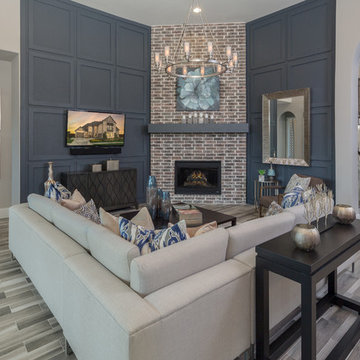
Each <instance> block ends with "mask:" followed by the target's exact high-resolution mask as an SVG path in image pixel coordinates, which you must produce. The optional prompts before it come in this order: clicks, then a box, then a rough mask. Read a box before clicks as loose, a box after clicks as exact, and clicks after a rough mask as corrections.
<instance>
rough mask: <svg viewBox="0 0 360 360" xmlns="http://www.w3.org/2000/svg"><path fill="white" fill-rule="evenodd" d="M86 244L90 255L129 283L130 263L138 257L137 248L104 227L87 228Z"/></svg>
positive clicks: (93, 226) (94, 225)
mask: <svg viewBox="0 0 360 360" xmlns="http://www.w3.org/2000/svg"><path fill="white" fill-rule="evenodd" d="M87 239H88V243H89V247H90V252H91V255H92V256H93V257H94V258H95V259H96V260H98V261H99V262H100V263H101V264H103V265H104V266H105V267H106V268H107V269H108V270H110V271H111V272H112V273H113V274H114V275H116V276H117V277H119V278H120V279H122V280H124V281H126V282H129V281H130V263H131V261H132V260H133V259H134V258H136V257H137V256H140V251H139V248H138V247H137V246H136V245H134V244H132V243H130V242H129V241H127V240H125V239H123V238H121V237H120V236H119V235H116V234H114V233H113V232H112V231H110V230H108V229H106V228H105V227H104V226H99V225H96V224H93V225H92V226H91V227H89V231H88V237H87Z"/></svg>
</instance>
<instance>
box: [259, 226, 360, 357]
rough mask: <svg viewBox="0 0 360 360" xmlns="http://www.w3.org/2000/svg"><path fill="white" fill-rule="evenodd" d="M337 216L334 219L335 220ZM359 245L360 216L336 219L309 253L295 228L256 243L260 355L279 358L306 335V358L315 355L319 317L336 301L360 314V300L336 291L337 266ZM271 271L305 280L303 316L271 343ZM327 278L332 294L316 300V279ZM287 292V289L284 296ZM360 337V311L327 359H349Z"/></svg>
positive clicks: (304, 342) (302, 294) (302, 345)
mask: <svg viewBox="0 0 360 360" xmlns="http://www.w3.org/2000/svg"><path fill="white" fill-rule="evenodd" d="M331 221H333V220H331ZM359 250H360V221H359V220H355V221H354V222H353V224H351V225H341V224H337V223H336V224H335V225H334V226H333V227H332V228H331V229H329V230H327V231H324V232H323V233H322V234H321V243H320V245H319V246H318V247H317V248H316V249H315V250H314V251H312V252H309V253H306V252H304V251H301V250H299V249H297V248H296V246H295V244H294V243H293V241H292V240H291V239H290V233H287V234H284V235H282V236H279V237H277V238H275V239H273V240H270V241H267V242H265V243H263V244H261V245H258V246H257V247H256V252H257V257H256V359H257V360H264V359H266V360H268V359H271V360H273V359H278V358H279V357H280V356H281V355H282V354H283V353H284V352H285V351H286V350H287V349H288V348H289V347H290V346H291V344H292V343H293V342H294V341H295V340H296V339H298V338H299V336H300V335H301V354H302V355H301V356H302V359H303V360H315V359H316V319H317V318H319V317H320V316H321V315H323V314H324V313H325V311H326V310H327V309H328V308H329V307H330V306H332V305H338V306H345V307H347V308H349V309H352V310H355V311H356V312H358V314H360V303H359V302H357V301H355V300H352V299H349V298H346V297H344V296H342V295H339V294H338V293H337V267H338V266H339V265H341V264H342V263H343V262H345V261H346V260H347V259H349V258H350V257H351V256H352V255H354V254H355V253H356V252H357V251H359ZM269 271H272V272H274V273H276V274H279V275H282V276H285V277H287V278H289V279H291V280H294V281H297V282H298V283H300V284H301V319H300V320H298V321H297V322H295V323H294V324H293V325H291V326H290V327H289V329H288V330H286V331H285V332H284V333H283V334H282V335H280V336H279V337H278V338H277V339H276V340H274V342H272V343H271V344H270V343H269ZM326 276H327V277H328V294H327V295H326V296H324V297H323V298H322V299H321V300H319V301H317V300H316V284H317V282H318V281H320V280H321V279H323V278H324V277H326ZM283 296H284V297H286V294H284V295H283ZM359 339H360V315H359V316H358V318H357V319H356V321H355V323H354V324H353V325H352V326H351V328H350V329H349V330H348V332H347V333H346V334H345V335H344V337H343V338H342V339H341V340H340V341H339V342H338V344H336V346H335V348H334V349H333V350H332V352H331V353H330V354H329V356H328V357H327V359H328V360H330V359H331V360H340V359H345V358H346V356H347V355H348V354H349V353H350V351H351V349H352V348H353V347H354V346H355V344H356V343H357V341H358V340H359Z"/></svg>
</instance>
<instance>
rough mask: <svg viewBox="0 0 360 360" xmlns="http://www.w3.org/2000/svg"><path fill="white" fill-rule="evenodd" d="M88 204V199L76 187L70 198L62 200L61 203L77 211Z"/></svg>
mask: <svg viewBox="0 0 360 360" xmlns="http://www.w3.org/2000/svg"><path fill="white" fill-rule="evenodd" d="M85 204H86V200H85V199H84V197H83V196H82V195H81V193H80V191H79V190H78V189H75V190H74V192H73V194H72V195H71V198H70V199H63V200H61V205H62V206H64V207H66V208H68V209H69V210H72V211H75V210H78V209H80V208H81V206H83V205H85Z"/></svg>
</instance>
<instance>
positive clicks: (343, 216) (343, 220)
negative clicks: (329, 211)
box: [333, 204, 356, 225]
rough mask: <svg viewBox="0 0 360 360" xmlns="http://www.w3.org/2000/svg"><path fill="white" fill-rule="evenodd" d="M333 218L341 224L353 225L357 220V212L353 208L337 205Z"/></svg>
mask: <svg viewBox="0 0 360 360" xmlns="http://www.w3.org/2000/svg"><path fill="white" fill-rule="evenodd" d="M333 216H334V217H335V218H336V220H337V221H338V222H339V223H340V224H346V225H347V224H351V223H352V222H353V221H354V220H355V219H356V212H355V210H354V208H353V207H351V206H350V205H345V204H336V205H335V206H334V210H333Z"/></svg>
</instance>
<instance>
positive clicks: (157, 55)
mask: <svg viewBox="0 0 360 360" xmlns="http://www.w3.org/2000/svg"><path fill="white" fill-rule="evenodd" d="M155 65H156V67H157V68H159V67H160V53H158V52H156V53H155Z"/></svg>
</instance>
